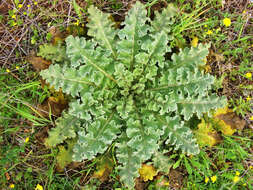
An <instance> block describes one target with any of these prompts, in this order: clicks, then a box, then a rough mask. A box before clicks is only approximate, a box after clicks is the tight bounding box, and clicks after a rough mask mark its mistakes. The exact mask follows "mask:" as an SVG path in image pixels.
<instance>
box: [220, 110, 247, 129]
mask: <svg viewBox="0 0 253 190" xmlns="http://www.w3.org/2000/svg"><path fill="white" fill-rule="evenodd" d="M216 117H217V118H218V119H220V120H223V121H224V122H225V123H226V124H227V125H230V126H231V128H232V129H238V130H243V128H244V127H245V125H246V121H244V120H242V119H240V117H239V116H237V115H236V114H235V113H234V112H228V113H226V114H220V115H217V116H216Z"/></svg>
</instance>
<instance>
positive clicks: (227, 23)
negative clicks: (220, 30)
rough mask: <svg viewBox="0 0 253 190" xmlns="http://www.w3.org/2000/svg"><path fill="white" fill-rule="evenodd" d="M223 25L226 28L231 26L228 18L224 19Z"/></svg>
mask: <svg viewBox="0 0 253 190" xmlns="http://www.w3.org/2000/svg"><path fill="white" fill-rule="evenodd" d="M223 24H224V25H225V26H226V27H228V26H230V25H231V20H230V18H224V19H223Z"/></svg>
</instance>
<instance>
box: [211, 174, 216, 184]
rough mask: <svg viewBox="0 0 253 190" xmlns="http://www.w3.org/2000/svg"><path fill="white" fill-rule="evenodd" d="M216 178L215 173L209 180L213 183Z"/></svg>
mask: <svg viewBox="0 0 253 190" xmlns="http://www.w3.org/2000/svg"><path fill="white" fill-rule="evenodd" d="M216 180H217V176H216V175H214V176H212V177H211V181H212V182H213V183H214V182H215V181H216Z"/></svg>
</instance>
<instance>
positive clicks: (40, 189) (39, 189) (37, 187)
mask: <svg viewBox="0 0 253 190" xmlns="http://www.w3.org/2000/svg"><path fill="white" fill-rule="evenodd" d="M35 190H43V187H42V186H41V185H40V184H37V186H36V188H35Z"/></svg>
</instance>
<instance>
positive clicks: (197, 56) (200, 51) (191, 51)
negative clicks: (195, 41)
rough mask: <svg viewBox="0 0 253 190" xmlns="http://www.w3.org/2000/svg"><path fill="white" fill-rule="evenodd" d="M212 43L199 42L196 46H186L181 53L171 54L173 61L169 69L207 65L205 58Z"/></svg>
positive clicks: (192, 68)
mask: <svg viewBox="0 0 253 190" xmlns="http://www.w3.org/2000/svg"><path fill="white" fill-rule="evenodd" d="M209 47H210V44H204V45H203V44H199V45H198V46H197V47H196V48H195V47H191V48H184V49H183V50H182V49H181V50H180V52H179V54H175V53H174V54H173V55H172V56H171V59H172V62H170V64H169V65H168V68H169V69H173V70H175V69H177V68H184V69H186V68H189V69H191V70H194V69H195V68H198V66H202V65H205V58H206V56H207V55H208V53H209V51H208V48H209Z"/></svg>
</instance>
